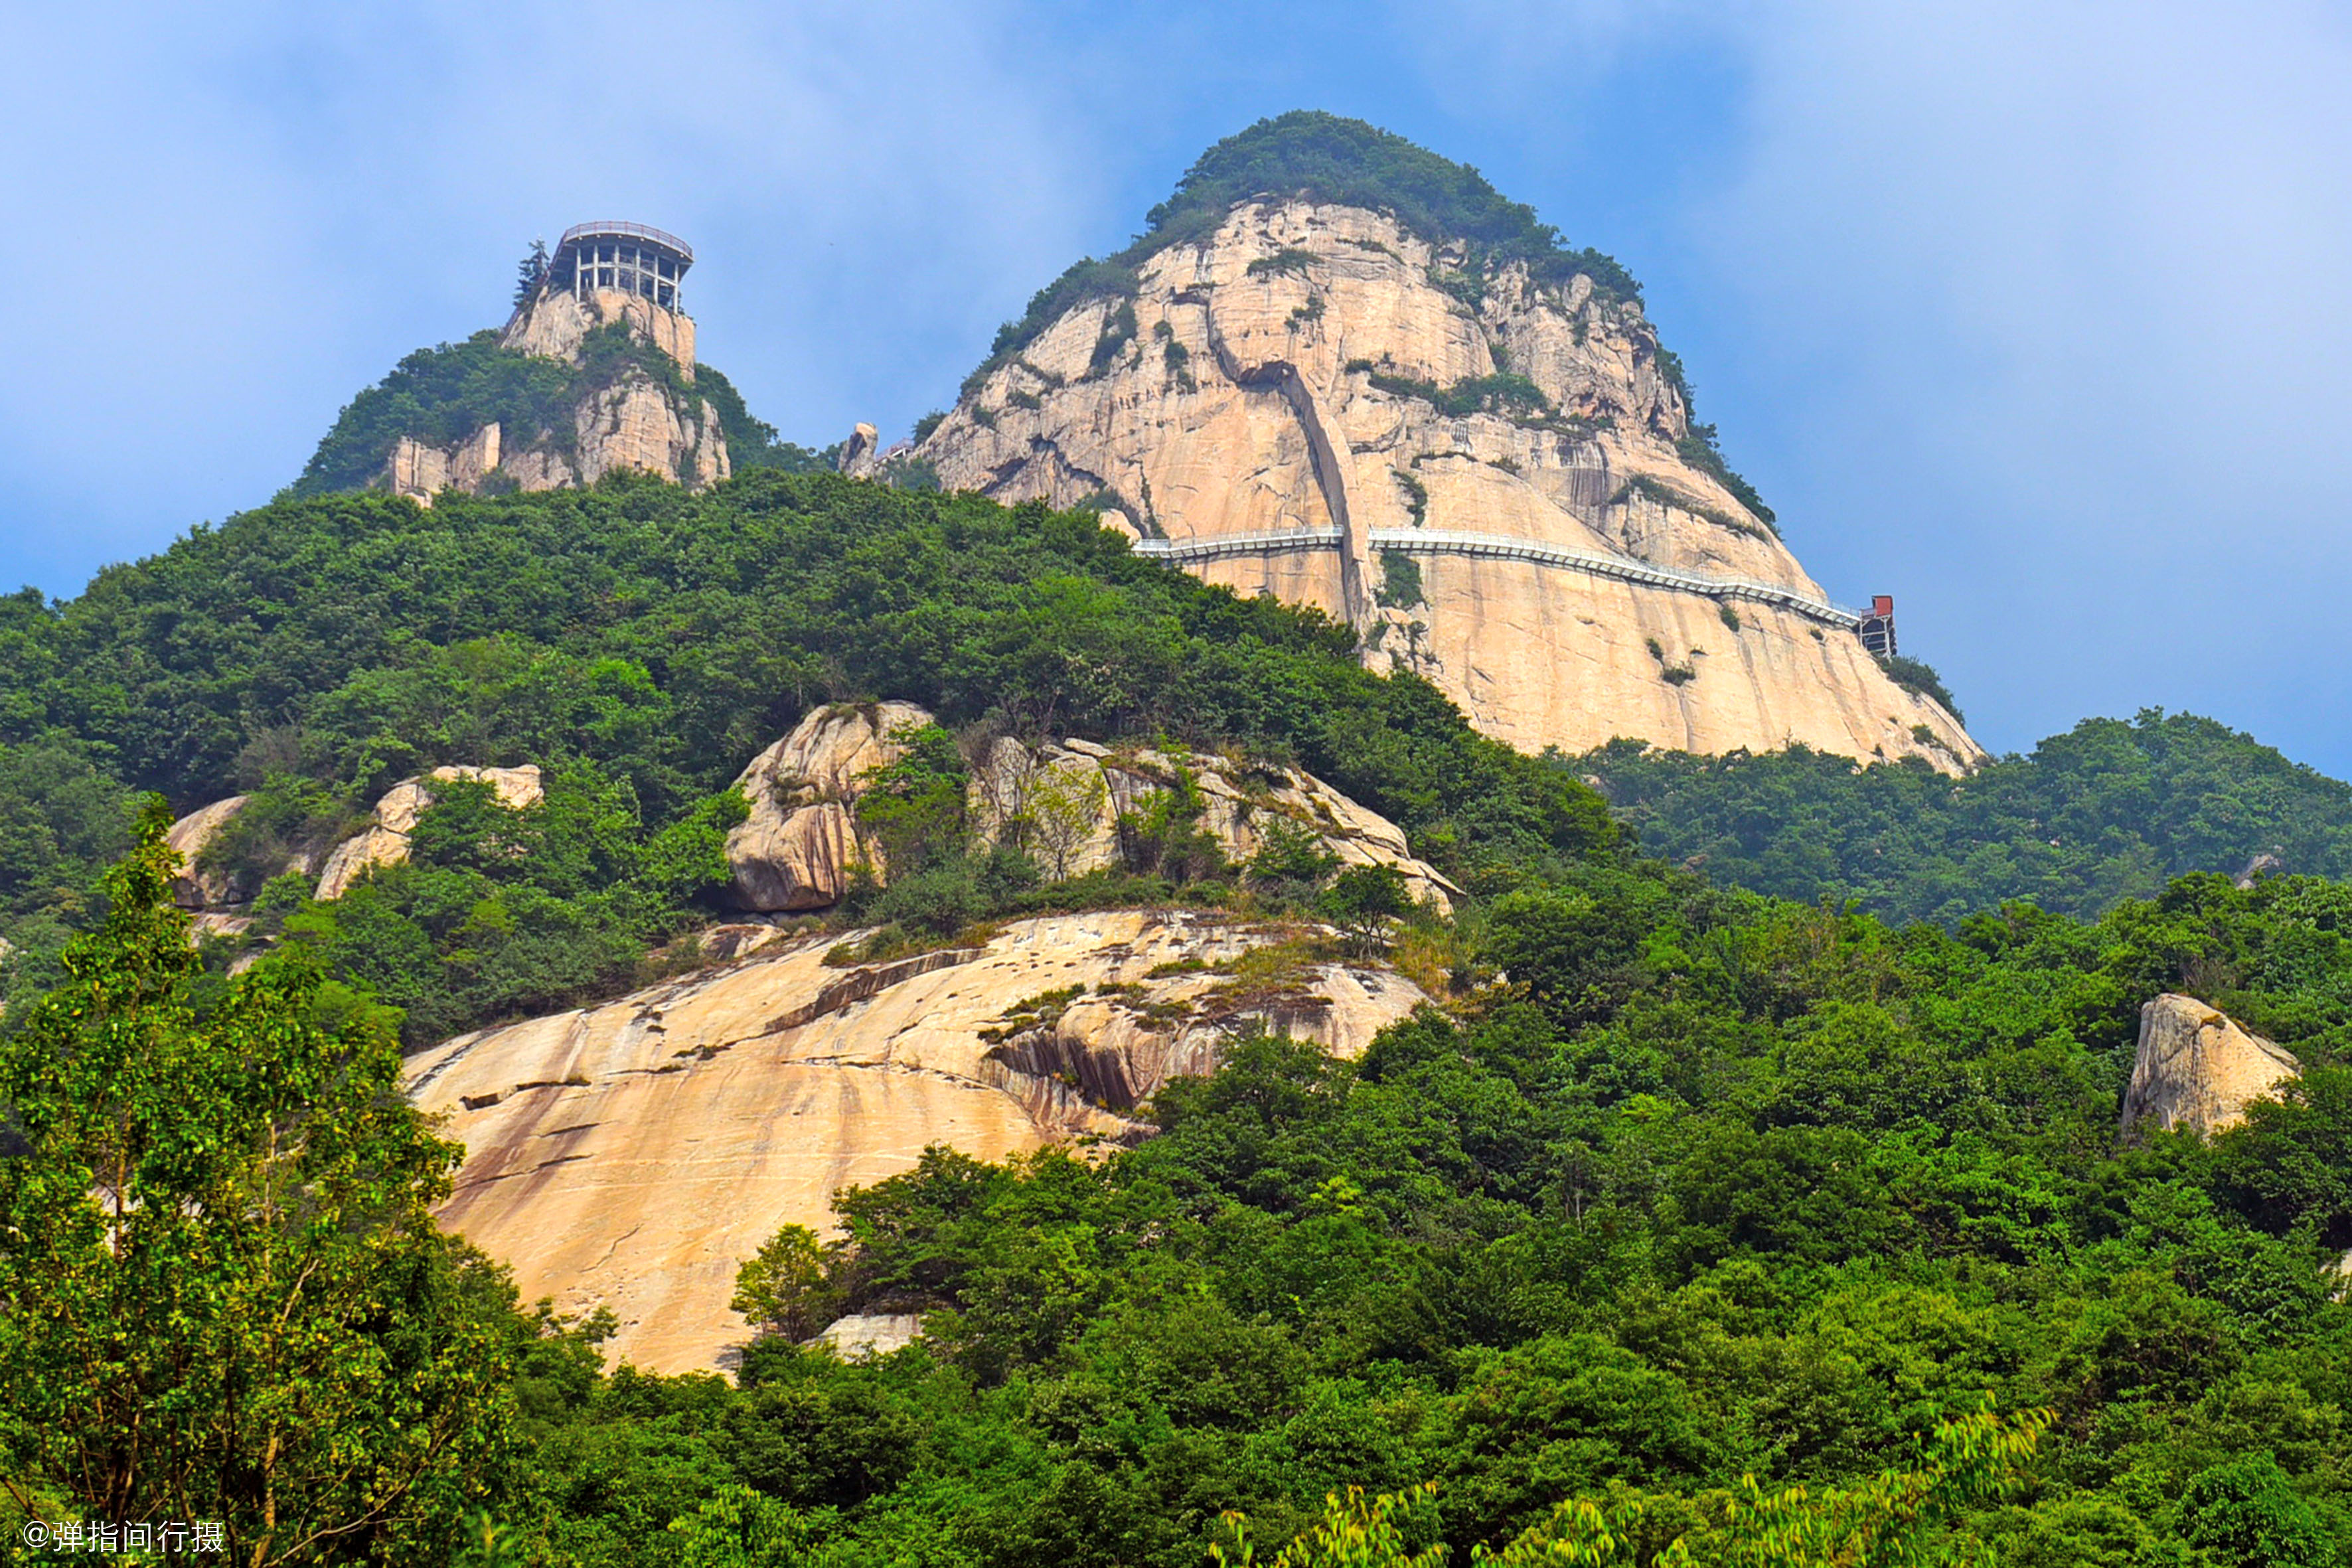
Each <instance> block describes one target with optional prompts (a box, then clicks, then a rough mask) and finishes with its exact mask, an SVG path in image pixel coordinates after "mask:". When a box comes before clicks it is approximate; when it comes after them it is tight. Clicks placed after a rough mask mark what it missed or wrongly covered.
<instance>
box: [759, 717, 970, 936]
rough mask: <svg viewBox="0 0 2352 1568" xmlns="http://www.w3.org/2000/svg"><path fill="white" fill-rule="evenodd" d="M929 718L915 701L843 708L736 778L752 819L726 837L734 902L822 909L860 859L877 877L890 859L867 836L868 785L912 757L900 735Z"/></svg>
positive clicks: (811, 720) (807, 722)
mask: <svg viewBox="0 0 2352 1568" xmlns="http://www.w3.org/2000/svg"><path fill="white" fill-rule="evenodd" d="M929 722H931V716H930V715H929V713H927V712H925V711H924V710H922V709H920V708H918V707H916V706H915V705H914V704H913V703H911V702H874V703H864V704H849V703H842V704H836V705H835V706H833V707H829V708H820V709H818V710H815V711H814V712H813V713H811V714H810V715H809V716H808V717H807V718H805V719H803V720H802V721H800V723H799V724H798V725H797V726H796V727H794V729H793V732H792V733H791V734H789V735H787V736H785V737H784V738H783V739H782V740H781V741H779V742H776V743H775V744H774V745H772V746H770V747H769V748H768V749H767V750H766V751H764V752H761V753H760V754H759V755H758V756H756V757H754V758H752V759H751V763H750V765H749V766H747V767H746V768H744V770H743V772H742V773H741V774H740V775H739V776H738V777H737V779H736V780H735V787H736V788H738V789H740V790H741V791H742V792H743V797H744V799H745V800H747V801H748V802H750V803H751V815H750V816H746V817H745V818H744V819H743V820H742V821H741V822H740V823H739V824H737V825H736V826H735V828H734V829H733V831H731V832H730V833H729V834H728V835H727V860H728V864H729V865H730V866H731V867H732V868H734V872H735V881H734V887H733V889H732V891H733V896H734V901H735V903H736V904H737V905H738V906H740V908H742V909H746V910H757V911H760V912H761V913H775V912H780V911H791V910H821V909H825V908H827V907H829V906H831V905H834V904H837V903H839V902H840V901H841V898H842V895H843V894H845V893H846V892H847V891H848V890H849V881H850V878H851V876H852V874H853V870H854V868H856V866H857V865H858V864H859V863H860V862H864V863H865V864H866V865H867V866H868V867H870V868H872V869H873V871H874V874H875V876H876V877H877V879H879V878H880V877H881V876H882V875H883V874H884V868H883V865H882V858H881V854H880V852H879V850H878V848H877V847H876V846H874V845H872V844H870V843H868V842H866V840H865V839H864V838H862V837H860V836H859V833H858V831H857V819H856V815H855V813H854V811H853V810H852V807H853V806H854V805H856V800H857V796H858V795H859V794H860V793H861V792H862V791H863V790H864V788H865V780H866V778H867V777H869V776H870V775H871V774H873V773H876V772H877V771H878V770H880V769H882V768H886V767H887V766H889V765H890V764H891V763H895V762H897V761H898V759H899V757H900V756H902V755H904V754H905V748H904V747H902V746H900V745H899V744H898V742H896V741H895V740H893V739H892V738H891V737H892V736H894V735H896V734H898V732H900V731H904V730H908V729H919V728H921V727H922V726H923V725H925V724H929Z"/></svg>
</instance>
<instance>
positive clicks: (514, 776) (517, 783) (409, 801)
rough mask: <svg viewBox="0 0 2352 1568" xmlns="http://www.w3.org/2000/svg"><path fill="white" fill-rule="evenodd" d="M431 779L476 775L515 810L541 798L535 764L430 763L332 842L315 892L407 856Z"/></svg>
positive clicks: (330, 893) (338, 889) (345, 885)
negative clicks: (360, 828)
mask: <svg viewBox="0 0 2352 1568" xmlns="http://www.w3.org/2000/svg"><path fill="white" fill-rule="evenodd" d="M436 779H441V780H448V779H478V780H481V781H483V782H485V783H487V784H489V785H490V786H491V787H492V788H494V789H496V790H497V791H498V795H499V805H504V806H507V807H509V808H510V809H512V810H516V811H520V810H521V809H522V808H523V807H525V806H530V805H538V804H539V803H540V800H541V798H542V796H541V787H540V773H539V768H538V767H537V765H535V764H532V763H525V764H524V765H523V766H521V767H519V768H477V767H467V766H464V765H454V766H450V767H441V768H435V769H434V770H433V771H432V772H431V773H426V774H424V775H422V776H421V777H417V778H412V779H403V780H401V781H400V782H399V783H398V784H394V785H393V786H392V787H391V788H390V789H388V790H386V791H385V792H384V794H383V799H381V800H379V801H377V802H376V803H375V820H374V821H373V822H372V823H370V824H369V825H368V826H367V828H366V830H365V831H364V832H362V833H357V834H354V835H352V837H349V838H346V839H344V840H343V841H342V842H341V844H338V845H336V846H335V847H334V849H333V850H332V852H331V853H330V854H329V855H328V857H327V863H326V865H325V866H324V867H323V868H321V869H320V872H319V886H318V889H317V891H316V892H315V894H314V895H313V896H314V897H316V898H319V899H321V900H326V899H340V898H341V897H342V896H343V895H344V894H345V893H347V892H349V891H350V890H351V887H352V883H354V882H356V881H358V880H359V879H361V878H362V877H363V876H365V875H366V874H367V873H368V872H370V871H373V870H374V869H375V868H377V867H380V866H397V865H399V864H401V863H402V862H403V861H404V860H406V859H407V858H408V836H409V835H410V834H411V833H413V832H415V830H416V821H417V818H419V817H421V816H424V815H425V808H426V807H428V806H430V805H432V804H433V781H434V780H436Z"/></svg>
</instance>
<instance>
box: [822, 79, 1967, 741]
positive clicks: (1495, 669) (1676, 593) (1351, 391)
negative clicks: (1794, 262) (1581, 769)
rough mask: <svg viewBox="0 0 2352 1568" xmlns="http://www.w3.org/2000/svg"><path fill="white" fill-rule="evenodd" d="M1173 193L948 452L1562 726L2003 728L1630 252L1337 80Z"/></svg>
mask: <svg viewBox="0 0 2352 1568" xmlns="http://www.w3.org/2000/svg"><path fill="white" fill-rule="evenodd" d="M1335 171H1336V172H1335ZM1449 172H1450V173H1449ZM1448 181H1450V182H1451V184H1447V182H1448ZM1384 182H1385V183H1384ZM1432 184H1436V185H1440V186H1444V193H1445V194H1444V196H1443V197H1442V199H1441V198H1432V197H1430V196H1429V195H1427V194H1426V193H1427V188H1428V187H1429V186H1431V185H1432ZM1392 190H1393V191H1395V192H1398V193H1401V194H1399V195H1397V196H1396V199H1395V200H1393V201H1391V200H1389V199H1388V195H1389V193H1390V192H1391V191H1392ZM1235 192H1240V193H1244V194H1242V195H1237V196H1236V195H1234V193H1235ZM1465 192H1466V193H1467V195H1465V194H1464V193H1465ZM1227 198H1231V199H1227ZM1153 216H1154V224H1155V226H1154V229H1153V231H1152V232H1151V233H1150V234H1148V235H1146V236H1145V237H1143V238H1142V239H1140V240H1139V241H1138V242H1137V244H1136V245H1135V246H1134V247H1131V248H1130V249H1129V251H1128V252H1126V253H1124V254H1123V255H1122V256H1120V257H1118V258H1114V259H1113V260H1112V261H1110V262H1101V263H1089V264H1086V265H1084V266H1082V267H1080V268H1075V269H1073V271H1072V272H1071V273H1070V274H1069V275H1067V276H1066V278H1065V279H1062V280H1061V281H1060V282H1059V283H1057V284H1056V285H1055V286H1054V287H1053V288H1052V289H1048V290H1046V292H1045V293H1044V294H1041V295H1040V296H1039V297H1038V300H1037V301H1036V302H1035V303H1034V304H1033V306H1032V308H1031V312H1030V317H1029V319H1028V320H1027V321H1024V322H1023V323H1019V324H1017V325H1016V326H1013V327H1009V328H1008V329H1007V331H1006V332H1005V333H1004V334H1003V335H1002V336H1001V337H1000V339H999V342H998V347H997V352H996V353H994V354H993V355H992V358H991V359H990V361H989V362H988V363H986V364H985V365H983V366H982V368H981V370H980V371H979V372H978V373H976V374H974V375H973V377H972V378H971V380H970V381H969V382H968V383H967V384H966V385H965V388H964V391H963V394H962V395H961V398H960V400H959V401H958V403H957V405H956V406H955V408H954V410H953V411H952V412H951V413H950V414H949V415H947V416H946V417H945V418H944V419H942V420H940V422H939V423H938V424H937V425H936V426H934V427H933V428H931V429H930V430H929V431H928V432H927V433H926V435H925V436H924V438H923V439H922V440H921V441H920V442H919V444H918V445H917V446H916V447H915V448H914V451H913V453H912V454H911V455H912V456H913V457H915V458H923V459H928V460H929V463H930V464H931V465H933V466H934V467H935V468H936V469H937V471H938V474H939V477H940V482H941V484H942V485H943V486H944V487H945V488H948V489H976V490H980V491H982V492H985V493H987V494H989V495H992V496H995V497H998V498H1000V499H1003V500H1030V499H1043V500H1048V501H1051V502H1052V503H1054V504H1055V505H1057V506H1065V507H1094V508H1097V509H1099V510H1102V511H1103V512H1104V514H1105V515H1106V517H1107V519H1108V520H1109V521H1112V522H1114V523H1115V524H1118V525H1120V526H1123V527H1125V528H1126V529H1127V530H1128V531H1130V532H1132V533H1134V534H1135V535H1136V536H1137V537H1138V538H1139V541H1140V542H1141V548H1143V549H1145V550H1147V551H1150V552H1159V553H1162V554H1164V555H1165V556H1166V557H1167V558H1168V559H1170V560H1171V561H1173V562H1175V563H1179V564H1181V565H1183V566H1185V567H1186V568H1188V569H1189V570H1192V571H1194V572H1196V573H1198V574H1201V575H1202V576H1204V577H1206V578H1208V579H1209V580H1211V581H1213V582H1217V583H1223V584H1228V585H1230V586H1232V587H1234V588H1235V589H1236V590H1238V591H1240V592H1242V593H1244V594H1249V593H1258V592H1268V593H1272V594H1275V595H1278V596H1279V597H1282V598H1284V599H1286V600H1291V601H1295V602H1300V603H1305V604H1309V605H1316V606H1317V607H1318V608H1321V609H1323V610H1326V611H1328V613H1330V614H1331V615H1333V616H1336V617H1338V618H1339V619H1341V620H1343V621H1346V622H1347V623H1349V625H1351V626H1355V627H1356V628H1358V629H1359V631H1360V632H1361V633H1363V634H1364V636H1365V638H1366V647H1367V649H1368V652H1367V658H1368V659H1369V660H1370V662H1371V663H1372V664H1373V665H1374V666H1375V668H1403V669H1411V670H1414V671H1417V672H1419V673H1421V674H1423V675H1425V676H1427V677H1428V678H1429V679H1431V680H1433V681H1434V682H1435V683H1436V684H1437V685H1438V686H1439V687H1441V688H1442V689H1444V690H1445V691H1446V692H1447V693H1448V694H1449V695H1451V696H1452V697H1453V698H1454V700H1456V701H1458V702H1460V703H1461V704H1462V706H1463V708H1464V710H1465V711H1466V712H1467V713H1468V714H1469V715H1470V716H1471V718H1472V719H1473V720H1474V721H1475V722H1476V723H1477V724H1478V725H1479V726H1480V728H1482V729H1484V730H1486V731H1487V732H1488V733H1490V734H1494V735H1496V736H1498V737H1500V738H1502V739H1505V740H1507V741H1509V742H1512V743H1514V744H1516V745H1518V746H1522V747H1525V748H1528V749H1529V750H1536V749H1539V748H1541V747H1543V746H1547V745H1557V746H1559V747H1561V748H1563V749H1564V750H1568V751H1571V752H1573V751H1579V750H1583V749H1586V748H1589V747H1591V746H1594V745H1598V744H1600V743H1601V742H1606V741H1608V740H1611V739H1612V738H1614V737H1617V736H1633V737H1636V738H1639V739H1642V740H1645V741H1649V742H1654V743H1655V744H1658V745H1662V746H1666V747H1672V748H1677V749H1683V750H1689V751H1696V752H1723V751H1729V750H1733V749H1737V748H1742V747H1745V748H1749V749H1758V750H1762V749H1770V748H1778V747H1781V746H1786V745H1789V744H1790V743H1792V742H1802V743H1804V744H1807V745H1810V746H1812V747H1815V748H1817V749H1821V750H1825V751H1831V752H1841V753H1844V754H1847V755H1851V756H1855V757H1859V758H1864V759H1876V758H1882V757H1884V758H1893V757H1901V756H1909V755H1916V756H1921V757H1924V758H1926V759H1927V761H1928V762H1929V763H1933V764H1934V765H1936V766H1937V767H1940V768H1945V769H1957V768H1959V767H1962V766H1965V765H1968V764H1969V763H1972V762H1974V761H1975V760H1976V759H1977V758H1979V756H1980V755H1981V752H1980V751H1979V748H1978V747H1977V745H1976V744H1975V742H1972V741H1971V740H1970V739H1969V736H1968V734H1967V733H1966V731H1963V730H1962V728H1961V726H1960V724H1959V722H1958V720H1957V719H1956V718H1955V717H1954V716H1953V715H1952V714H1951V713H1949V712H1948V711H1947V710H1945V709H1944V708H1943V707H1942V706H1940V705H1939V704H1937V702H1935V701H1934V700H1930V699H1929V698H1927V697H1924V696H1920V695H1916V694H1914V693H1913V692H1911V691H1909V690H1906V689H1904V688H1903V687H1901V686H1898V685H1897V684H1896V683H1895V681H1894V680H1893V679H1890V678H1889V677H1888V675H1887V673H1886V671H1885V669H1884V668H1882V666H1881V664H1880V663H1879V661H1878V660H1877V659H1875V658H1873V657H1872V655H1871V654H1870V653H1868V652H1866V651H1865V650H1864V647H1863V644H1862V642H1861V640H1860V638H1859V637H1858V636H1857V632H1856V624H1855V621H1854V618H1853V616H1851V615H1850V614H1845V613H1842V612H1840V611H1839V610H1837V609H1836V608H1835V607H1834V606H1833V605H1832V604H1831V602H1830V600H1829V597H1828V595H1826V594H1825V593H1824V592H1823V591H1822V588H1821V586H1820V584H1817V583H1815V582H1814V581H1813V579H1812V578H1811V577H1810V576H1808V575H1807V574H1806V573H1805V571H1804V569H1803V568H1802V567H1801V566H1800V565H1799V564H1798V563H1797V560H1796V558H1795V556H1793V555H1792V554H1790V552H1789V550H1788V548H1787V546H1786V545H1784V544H1783V543H1782V542H1781V541H1780V538H1779V536H1778V535H1777V533H1776V532H1775V531H1774V528H1773V526H1772V520H1771V518H1770V515H1769V512H1766V511H1764V510H1763V508H1762V503H1761V502H1760V501H1758V500H1756V499H1755V497H1754V495H1753V492H1752V491H1750V490H1748V489H1747V487H1746V486H1745V485H1744V483H1742V482H1741V481H1740V480H1739V479H1738V478H1737V476H1736V475H1733V474H1732V473H1731V472H1730V470H1729V469H1728V468H1726V467H1725V466H1724V464H1723V462H1722V460H1721V458H1718V457H1717V456H1716V454H1715V451H1714V448H1713V446H1712V438H1711V437H1712V433H1711V431H1708V430H1707V429H1706V428H1705V427H1703V426H1695V425H1694V424H1693V422H1692V419H1691V414H1690V407H1689V401H1688V398H1687V397H1686V395H1685V392H1684V390H1683V388H1682V385H1681V378H1680V374H1679V371H1678V370H1677V369H1676V368H1675V362H1674V360H1673V358H1672V356H1671V355H1670V354H1668V353H1665V352H1664V350H1663V349H1662V348H1661V346H1660V344H1659V342H1658V337H1657V333H1656V331H1654V329H1653V328H1652V326H1651V325H1650V323H1649V321H1647V319H1646V318H1645V317H1644V316H1643V310H1642V305H1641V302H1640V300H1639V297H1638V291H1637V289H1636V288H1635V286H1634V285H1633V282H1632V279H1628V278H1626V277H1624V275H1623V274H1622V271H1621V270H1620V269H1618V268H1616V267H1615V266H1614V264H1613V263H1611V262H1609V261H1608V260H1607V258H1601V257H1597V256H1594V255H1592V254H1591V253H1589V252H1588V253H1583V254H1581V255H1573V254H1570V253H1567V252H1564V251H1561V250H1559V247H1558V245H1557V240H1556V237H1553V236H1552V235H1551V233H1550V231H1549V230H1548V229H1543V228H1541V227H1540V226H1536V225H1534V223H1533V219H1532V215H1531V214H1528V211H1527V209H1525V208H1523V207H1517V206H1515V205H1512V204H1508V203H1505V202H1503V201H1502V199H1501V198H1500V197H1499V196H1496V195H1495V194H1494V193H1493V191H1492V190H1491V188H1490V187H1487V186H1486V184H1485V183H1484V182H1483V181H1481V180H1479V179H1478V178H1477V176H1476V175H1475V174H1474V173H1472V172H1471V171H1468V170H1465V169H1462V168H1461V167H1460V166H1459V165H1454V164H1450V163H1444V161H1443V160H1440V159H1436V158H1435V157H1433V155H1432V154H1429V153H1424V152H1422V151H1421V150H1420V149H1417V148H1412V147H1411V146H1410V145H1409V144H1407V143H1403V142H1399V141H1397V140H1396V139H1395V138H1391V137H1386V136H1385V135H1384V133H1381V132H1373V131H1372V130H1371V128H1370V127H1368V126H1361V125H1359V124H1356V123H1354V122H1349V121H1334V120H1332V119H1330V117H1328V116H1316V115H1305V116H1286V117H1285V118H1284V120H1282V121H1271V122H1267V123H1265V124H1262V125H1260V126H1259V127H1256V128H1255V129H1254V130H1253V131H1252V132H1245V133H1244V135H1243V136H1240V137H1236V138H1234V140H1233V141H1232V142H1227V143H1224V144H1221V146H1220V147H1219V148H1217V149H1213V151H1212V153H1210V154H1209V155H1208V156H1206V157H1204V158H1203V159H1202V163H1201V164H1200V165H1199V166H1197V167H1196V168H1195V170H1194V171H1193V173H1192V174H1191V175H1189V176H1188V177H1187V180H1186V184H1185V186H1184V187H1183V188H1182V189H1180V191H1179V193H1178V197H1177V199H1176V200H1175V201H1173V202H1171V204H1170V205H1168V206H1165V207H1163V208H1161V209H1160V211H1158V212H1156V213H1155V214H1154V215H1153ZM1471 229H1478V230H1480V231H1481V233H1480V234H1478V235H1473V234H1470V233H1468V232H1465V231H1467V230H1471ZM879 460H880V458H879V457H878V456H877V457H874V458H866V459H865V462H866V465H867V466H869V467H870V466H872V465H873V464H875V463H876V462H878V461H879ZM853 471H856V470H855V469H853Z"/></svg>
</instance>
